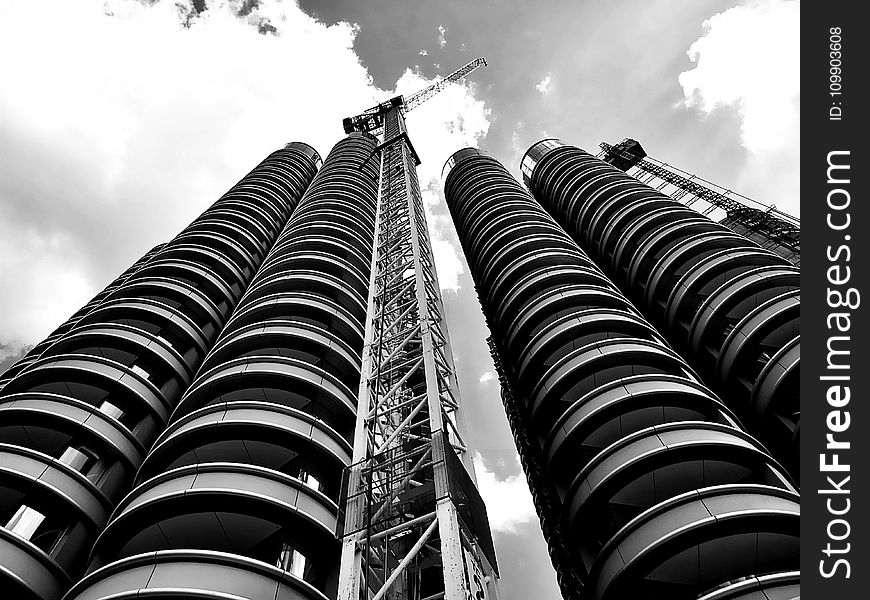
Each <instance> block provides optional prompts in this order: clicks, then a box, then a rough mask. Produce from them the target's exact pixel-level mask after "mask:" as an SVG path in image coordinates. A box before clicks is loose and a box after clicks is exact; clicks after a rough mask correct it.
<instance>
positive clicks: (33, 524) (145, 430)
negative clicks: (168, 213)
mask: <svg viewBox="0 0 870 600" xmlns="http://www.w3.org/2000/svg"><path fill="white" fill-rule="evenodd" d="M318 163H319V157H318V156H317V153H316V152H315V151H314V150H313V149H312V148H311V147H310V146H308V145H306V144H301V143H292V144H288V145H287V146H286V147H285V148H283V149H281V150H278V151H276V152H274V153H272V154H271V155H270V156H269V157H267V158H266V159H265V160H264V161H263V162H262V163H260V164H259V165H258V166H257V167H255V168H254V170H253V171H251V172H250V173H249V174H248V175H246V176H245V177H244V178H243V179H242V180H241V181H240V182H239V183H238V184H236V185H235V186H234V187H233V188H232V189H230V190H229V191H228V192H227V193H226V194H224V196H222V197H221V199H219V200H218V201H217V202H215V204H213V205H212V206H211V207H210V208H209V209H207V210H206V211H205V212H204V213H203V214H202V215H201V216H200V217H198V218H197V219H196V220H194V221H193V222H192V223H191V224H190V225H189V226H188V227H187V228H185V229H184V230H183V231H182V232H181V233H180V234H179V235H178V236H176V237H175V238H174V239H173V240H172V241H170V242H168V243H167V244H166V245H164V246H163V247H162V248H160V249H159V250H158V251H157V252H156V253H154V254H153V255H152V256H150V257H149V259H148V260H147V261H146V262H144V263H143V264H141V265H140V266H139V267H138V268H136V269H135V270H133V272H132V273H130V274H129V276H128V277H126V278H124V280H123V281H122V282H119V285H117V286H114V285H112V286H109V288H107V290H108V293H105V294H101V295H100V296H102V298H100V296H98V301H97V302H96V304H95V305H93V306H92V304H94V303H91V304H89V305H88V307H86V308H87V310H83V311H79V312H80V313H83V314H80V315H79V314H78V313H77V316H75V317H74V318H73V319H71V320H70V323H69V324H70V327H69V328H68V330H67V331H61V334H60V335H59V336H51V338H55V339H53V340H52V341H51V343H50V344H46V346H47V347H45V348H43V349H42V351H41V353H40V354H39V356H38V358H37V359H36V360H34V361H33V362H31V363H29V364H26V365H25V366H24V368H22V369H21V370H19V371H18V372H17V373H15V374H14V376H12V377H11V378H10V379H9V380H8V381H7V382H6V385H5V386H4V387H3V389H2V390H0V455H2V456H0V525H2V526H0V590H3V594H4V596H6V597H9V598H22V599H26V600H57V599H59V598H60V597H61V596H62V595H63V593H64V592H65V591H66V590H67V589H68V588H69V587H70V585H71V584H72V583H74V582H75V581H77V580H78V579H79V577H80V576H81V575H82V573H83V572H84V571H85V568H86V565H87V563H88V555H89V553H90V551H91V548H92V546H93V544H94V541H95V540H96V539H97V538H98V536H100V535H101V532H102V530H103V528H104V526H105V525H106V523H107V521H108V519H109V516H110V514H112V512H113V510H115V507H116V505H117V503H118V502H119V500H121V498H122V497H123V496H124V494H125V493H126V492H127V491H128V490H129V489H130V486H131V484H132V482H133V478H134V475H135V474H136V471H137V469H139V467H140V464H141V463H142V460H143V458H144V457H145V454H146V452H147V450H148V448H149V447H150V446H151V445H152V443H153V442H154V440H155V438H157V436H158V435H159V434H160V432H161V431H162V430H163V428H164V427H165V425H166V423H167V422H168V420H169V417H170V415H171V414H172V412H173V410H174V409H175V407H176V406H177V404H178V402H179V400H180V398H181V396H182V394H183V393H184V392H185V391H186V390H187V388H188V386H189V385H190V383H191V381H192V379H193V376H194V374H195V373H196V372H197V369H198V368H199V367H200V365H201V364H202V361H203V359H204V358H205V356H206V354H207V352H208V351H209V350H210V349H211V347H212V346H213V344H214V341H215V339H216V338H217V336H218V334H219V333H220V331H221V329H222V328H223V327H224V325H225V323H226V321H227V318H228V317H229V315H230V313H231V312H232V310H233V308H234V307H235V306H236V304H237V303H238V301H239V299H240V298H241V296H242V294H243V292H244V291H245V289H246V288H247V287H248V284H249V283H250V281H251V279H252V277H253V276H254V273H255V272H256V271H257V269H258V268H259V266H260V263H261V262H262V260H263V258H264V256H265V255H266V253H267V252H268V250H269V249H270V248H271V247H272V245H273V243H274V241H275V239H276V238H277V236H278V234H279V232H280V231H281V229H282V228H283V227H284V224H285V223H286V222H287V219H288V218H289V217H290V214H291V213H292V212H293V209H294V208H295V206H296V204H297V202H298V201H299V199H300V198H301V196H302V193H303V192H304V191H305V189H306V187H307V186H308V184H309V182H310V181H311V179H312V177H313V176H314V173H315V171H316V170H317V166H318ZM140 262H142V261H140ZM62 329H63V328H62ZM51 338H49V339H51ZM129 502H130V501H129V500H128V501H125V503H123V504H122V508H121V509H120V510H121V511H122V513H123V511H124V507H126V508H127V509H129ZM117 530H118V528H117V527H116V528H115V529H113V531H112V532H110V536H109V537H111V535H114V532H116V531H117ZM130 582H131V583H135V582H136V580H133V579H131V580H130Z"/></svg>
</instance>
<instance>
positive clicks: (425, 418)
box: [337, 59, 498, 600]
mask: <svg viewBox="0 0 870 600" xmlns="http://www.w3.org/2000/svg"><path fill="white" fill-rule="evenodd" d="M481 64H486V62H485V60H484V59H477V61H472V63H469V64H468V65H465V66H464V67H463V68H462V69H459V70H458V71H456V72H454V74H451V75H450V76H449V77H447V78H445V79H444V80H441V81H439V82H436V83H435V84H433V86H430V87H429V88H426V89H424V90H422V91H421V92H418V93H417V94H414V95H413V96H411V97H410V98H409V102H408V103H406V102H405V101H404V99H403V98H402V97H401V96H399V97H397V98H393V99H392V100H389V101H387V102H384V103H382V104H380V105H378V106H376V107H373V108H372V109H369V110H368V111H366V112H364V113H362V114H361V115H358V116H356V117H351V118H348V119H345V120H344V125H345V130H346V131H348V132H350V131H363V132H366V133H373V132H382V133H383V141H382V142H381V143H380V144H379V145H378V146H377V148H376V149H375V152H374V154H373V157H372V158H376V159H377V160H378V161H379V163H380V176H379V177H380V181H379V192H378V206H377V212H376V218H375V219H376V220H375V242H374V248H373V259H372V271H371V272H372V275H371V280H370V286H369V298H368V313H367V318H366V334H365V335H366V342H365V346H364V350H363V357H362V358H363V363H362V374H361V381H360V387H359V394H358V404H357V423H356V431H355V438H354V457H353V464H352V465H351V466H350V467H349V468H348V469H347V470H346V472H345V481H344V483H343V491H342V498H341V508H342V510H343V514H344V522H343V524H342V525H340V526H339V531H338V532H337V534H338V536H339V537H340V538H341V539H342V556H341V569H340V573H339V586H338V599H339V600H382V599H385V600H436V599H441V598H443V599H446V600H469V599H473V600H484V599H487V600H489V599H497V598H498V587H497V565H496V562H495V554H494V550H493V545H492V537H491V534H490V530H489V523H488V521H487V518H486V508H485V506H484V504H483V501H482V499H481V498H480V494H479V492H478V490H477V487H476V482H475V476H474V468H473V464H472V460H471V451H470V448H469V446H468V443H467V436H466V432H465V424H464V420H463V418H462V410H461V405H462V403H461V401H460V397H459V389H458V386H457V382H456V371H455V368H454V365H453V355H452V351H451V348H450V339H449V336H448V333H447V326H446V322H445V317H444V307H443V304H442V300H441V294H440V289H439V286H438V278H437V274H436V272H435V261H434V256H433V253H432V246H431V242H430V239H429V233H428V229H427V226H426V217H425V211H424V206H423V200H422V195H421V193H420V185H419V182H418V180H417V171H416V165H417V164H419V162H420V161H419V158H418V156H417V153H416V151H415V150H414V147H413V145H412V144H411V141H410V138H409V137H408V133H407V129H406V127H405V120H404V113H405V112H407V110H410V109H412V108H414V107H415V106H418V105H419V104H420V103H422V102H423V101H425V100H427V99H428V98H431V97H432V96H433V95H434V94H435V93H437V92H438V91H440V90H442V89H444V87H446V85H447V84H448V83H450V81H455V80H456V79H458V78H459V77H462V76H464V75H466V74H467V73H469V72H471V71H472V70H474V69H475V68H477V66H479V65H481ZM460 72H461V74H460V75H456V74H457V73H460ZM411 101H413V104H411Z"/></svg>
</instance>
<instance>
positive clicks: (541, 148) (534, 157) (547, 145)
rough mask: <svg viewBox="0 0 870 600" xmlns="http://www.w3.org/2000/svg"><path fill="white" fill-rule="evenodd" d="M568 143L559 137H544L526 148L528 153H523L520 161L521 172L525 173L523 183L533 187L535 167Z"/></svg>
mask: <svg viewBox="0 0 870 600" xmlns="http://www.w3.org/2000/svg"><path fill="white" fill-rule="evenodd" d="M567 145H568V144H566V143H565V142H563V141H562V140H560V139H559V138H544V139H542V140H538V141H537V142H535V143H534V144H532V145H531V146H529V149H528V150H526V153H525V154H523V159H522V160H521V161H520V172H521V173H522V174H523V183H524V184H525V185H526V187H527V188H529V189H531V185H532V174H533V173H534V172H535V167H537V166H538V163H539V162H541V160H542V159H543V158H544V157H545V156H546V155H547V154H549V153H550V152H551V151H553V150H555V149H556V148H561V147H562V146H567Z"/></svg>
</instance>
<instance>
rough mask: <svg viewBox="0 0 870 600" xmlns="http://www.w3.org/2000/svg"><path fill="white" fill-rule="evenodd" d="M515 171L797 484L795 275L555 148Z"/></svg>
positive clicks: (710, 225) (621, 178)
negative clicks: (521, 173)
mask: <svg viewBox="0 0 870 600" xmlns="http://www.w3.org/2000/svg"><path fill="white" fill-rule="evenodd" d="M522 172H523V178H524V180H525V182H526V184H527V185H528V186H529V189H531V190H532V192H533V194H534V196H535V198H536V199H537V200H538V201H539V202H540V203H541V205H542V206H543V207H544V208H545V209H546V210H547V211H548V212H549V213H550V214H551V215H552V216H553V217H554V218H555V219H556V221H558V222H559V223H560V224H561V225H562V227H564V229H565V230H566V231H567V232H569V233H570V235H571V236H572V237H573V238H574V240H575V241H576V242H577V243H578V244H579V245H580V247H581V248H583V249H584V250H585V251H586V252H588V254H589V256H590V257H591V258H592V259H593V260H594V261H595V262H596V264H597V265H598V266H599V267H600V268H601V269H602V270H603V271H604V272H605V273H606V274H607V275H608V276H609V277H611V278H612V280H613V281H614V282H615V283H616V284H617V285H618V286H619V287H620V289H621V290H622V291H623V293H625V294H626V295H627V296H628V297H629V298H631V299H632V300H633V301H634V303H635V305H636V306H637V307H638V308H639V309H640V310H641V312H642V313H643V314H644V316H645V317H646V318H647V319H649V320H650V321H651V322H652V323H653V324H654V325H655V326H656V327H657V328H658V330H659V331H661V332H662V333H663V334H665V336H666V337H667V338H668V340H669V341H670V342H671V343H672V344H673V345H674V347H675V348H676V349H677V350H678V351H679V352H680V353H681V354H682V355H683V356H684V357H685V358H686V360H687V361H688V362H689V364H690V365H692V367H693V368H695V369H696V370H697V371H698V372H699V373H700V375H701V377H702V379H703V380H704V382H705V383H706V384H707V385H709V386H710V387H711V388H713V389H714V390H715V391H716V392H718V393H719V395H720V397H721V398H722V399H723V400H724V401H725V402H726V404H728V406H729V407H730V408H731V409H732V410H733V411H734V412H735V413H736V414H737V415H738V417H739V418H740V419H741V420H742V421H743V422H744V423H745V424H746V425H747V427H748V428H749V430H750V431H751V432H752V433H753V435H755V436H756V437H758V438H759V439H760V440H761V441H762V442H764V443H765V444H766V445H767V446H768V448H770V450H771V452H772V453H773V455H774V456H775V457H776V458H777V459H778V460H780V461H782V462H783V463H784V464H785V465H786V466H787V468H789V470H790V472H791V474H792V475H793V476H794V477H795V478H797V477H798V476H799V469H798V466H799V460H798V441H799V432H800V383H799V378H800V321H799V317H800V270H799V269H798V268H797V267H795V266H794V265H793V264H791V263H790V262H789V261H787V260H785V259H784V258H781V257H780V256H778V255H777V254H775V253H773V252H770V251H768V250H764V249H762V248H760V247H759V246H758V245H756V244H755V243H753V242H751V241H749V240H748V239H747V238H745V237H743V236H741V235H739V234H737V233H734V232H733V231H732V230H730V229H728V228H727V227H725V226H723V225H721V224H719V223H716V222H714V221H712V220H711V219H709V218H707V217H705V216H703V215H700V214H698V213H697V212H696V211H694V210H691V209H689V208H686V207H685V206H683V205H682V204H680V203H679V202H677V201H675V200H673V199H671V198H669V197H668V196H666V195H664V194H662V193H660V192H658V191H656V190H654V189H652V188H650V187H649V186H646V185H644V184H642V183H640V182H639V181H637V180H636V179H634V178H633V177H629V176H628V175H626V174H625V173H624V172H623V171H621V170H620V169H617V168H615V167H614V166H612V165H610V164H608V163H607V162H605V161H603V160H600V159H598V158H596V157H594V156H592V155H590V154H588V153H586V152H584V151H583V150H580V149H579V148H576V147H574V146H569V145H567V144H565V143H563V142H561V141H558V140H552V139H550V140H543V141H541V142H538V143H537V144H535V145H533V146H532V147H531V148H530V149H529V150H528V152H527V153H526V155H525V157H524V158H523V162H522Z"/></svg>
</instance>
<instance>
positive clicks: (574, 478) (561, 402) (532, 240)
mask: <svg viewBox="0 0 870 600" xmlns="http://www.w3.org/2000/svg"><path fill="white" fill-rule="evenodd" d="M447 168H448V169H449V172H448V173H447V175H446V181H445V193H446V197H447V204H448V206H449V208H450V212H451V215H452V216H453V220H454V223H455V225H456V229H457V232H458V234H459V239H460V241H461V243H462V247H463V249H464V251H465V255H466V258H467V260H468V264H469V267H470V269H471V275H472V277H473V279H474V282H475V285H476V287H477V291H478V294H479V298H480V302H481V305H482V307H483V312H484V314H485V316H486V318H487V320H488V322H489V326H490V328H491V332H492V336H493V341H494V346H495V348H496V351H497V354H498V356H499V359H500V362H501V366H502V370H503V374H504V376H505V379H506V382H507V383H508V384H509V392H510V394H511V395H512V396H513V398H514V399H515V400H516V401H517V403H518V404H519V405H520V408H521V410H522V411H523V412H524V415H523V417H524V419H523V420H524V422H525V424H526V426H527V427H528V428H529V430H530V431H529V433H530V434H531V435H529V436H528V438H529V440H530V441H529V445H534V444H537V451H538V452H539V453H540V456H541V457H543V461H544V463H545V469H546V471H547V478H548V480H549V482H550V483H551V484H552V485H553V486H554V488H555V492H556V495H557V496H558V498H559V500H560V501H561V506H560V507H555V508H556V509H557V510H559V511H560V513H561V514H560V515H559V517H560V518H561V520H562V526H563V528H562V532H561V534H562V540H563V541H564V543H565V545H566V547H567V548H568V551H569V552H570V560H571V561H572V564H571V565H569V566H568V567H564V568H566V569H567V568H573V569H574V571H575V572H576V573H577V574H578V576H579V578H580V579H581V580H583V581H584V582H585V591H584V596H585V597H587V598H590V599H591V598H595V599H607V600H611V599H619V598H627V597H643V598H655V599H659V598H660V599H662V600H664V599H669V600H673V599H677V600H678V599H690V598H691V599H694V598H697V597H703V598H705V599H706V600H713V599H724V598H746V599H749V598H754V597H757V594H758V592H759V590H764V591H765V592H766V593H768V594H770V593H773V591H774V590H776V589H778V588H787V589H789V590H791V591H794V590H795V589H796V588H797V586H798V574H797V569H798V568H799V566H798V564H799V561H798V559H799V550H798V541H799V534H800V528H799V515H800V507H799V497H798V494H797V493H796V491H795V487H794V485H793V484H792V482H791V480H790V478H789V476H788V475H787V473H786V472H785V470H784V469H783V468H782V467H781V466H780V465H779V464H778V463H777V462H776V461H775V460H774V459H773V458H772V457H771V456H770V455H769V454H768V453H767V452H766V450H765V449H764V447H763V446H761V444H760V443H758V442H757V441H756V440H755V439H754V438H752V437H751V436H750V435H748V434H747V433H746V432H745V431H743V430H742V428H741V426H740V425H739V423H738V421H737V419H736V418H735V416H734V415H733V413H732V412H731V410H730V409H729V408H728V407H726V406H725V405H724V404H723V403H722V402H721V401H720V400H719V399H718V398H717V397H716V395H715V394H714V393H713V392H711V391H710V390H709V389H708V388H707V387H705V386H704V385H703V384H702V383H701V382H700V381H699V379H698V378H697V376H696V375H695V374H694V372H693V371H692V369H691V368H690V367H689V366H688V365H687V364H686V363H685V362H684V361H683V359H682V358H680V356H678V355H677V354H676V353H675V352H673V351H672V350H671V349H670V348H669V347H668V346H667V344H666V343H665V342H664V340H663V338H662V337H661V336H660V335H659V334H658V333H657V332H656V330H655V329H654V328H653V327H652V326H651V325H650V324H649V323H648V322H647V321H645V320H644V319H643V317H641V316H640V314H639V313H638V312H637V310H636V309H635V308H634V307H633V306H632V305H631V304H630V303H629V301H628V300H627V299H626V298H625V297H624V296H623V295H622V294H621V293H620V292H619V291H618V290H617V288H616V287H615V286H614V285H613V283H611V281H610V280H609V279H608V278H607V277H605V275H604V274H603V273H602V272H601V271H600V270H599V269H598V267H596V266H595V265H594V264H593V263H592V261H591V260H590V259H589V258H588V257H587V256H586V254H585V253H584V252H583V251H582V250H581V249H580V248H579V247H578V245H577V244H576V243H575V242H574V241H573V240H572V239H571V237H570V236H569V235H568V234H567V233H566V232H565V231H564V230H563V229H562V228H561V227H560V226H559V225H558V224H557V223H556V222H555V221H554V220H553V218H552V217H550V216H549V215H548V214H547V213H546V212H545V211H544V210H543V209H542V208H541V206H540V205H539V204H538V203H537V202H536V201H535V200H534V198H532V197H531V196H530V195H529V193H528V192H527V191H526V190H525V189H524V188H523V187H522V186H521V185H520V184H519V183H518V182H517V181H516V180H514V179H513V178H512V177H511V176H510V174H509V173H508V172H507V170H506V169H505V168H504V167H503V166H502V165H500V164H499V163H498V162H496V161H495V160H494V159H492V158H489V157H486V156H482V155H480V154H479V153H478V152H477V151H476V150H474V149H465V150H461V151H459V152H457V153H456V154H454V156H453V157H452V158H451V159H450V161H448V164H447ZM518 422H520V421H519V420H517V419H513V420H512V425H514V426H516V424H517V423H518ZM519 449H520V451H524V448H522V447H521V448H519ZM530 479H531V478H530ZM532 483H533V482H532ZM540 508H541V507H539V509H540ZM551 510H552V508H551ZM554 558H555V557H554ZM557 569H558V567H557Z"/></svg>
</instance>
